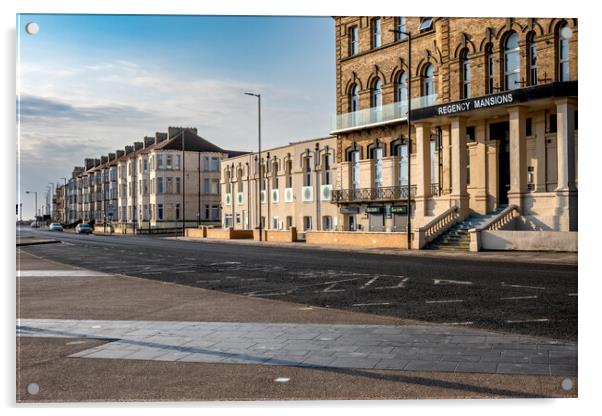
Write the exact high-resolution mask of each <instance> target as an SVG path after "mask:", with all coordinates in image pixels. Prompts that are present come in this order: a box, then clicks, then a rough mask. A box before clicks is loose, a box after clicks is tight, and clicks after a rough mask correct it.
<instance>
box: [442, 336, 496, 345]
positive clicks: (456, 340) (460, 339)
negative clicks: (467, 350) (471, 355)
mask: <svg viewBox="0 0 602 416" xmlns="http://www.w3.org/2000/svg"><path fill="white" fill-rule="evenodd" d="M486 339H487V337H485V336H481V335H454V336H452V337H451V338H450V340H449V342H450V343H453V344H482V343H485V342H486Z"/></svg>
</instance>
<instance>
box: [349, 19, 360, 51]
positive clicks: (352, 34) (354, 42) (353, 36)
mask: <svg viewBox="0 0 602 416" xmlns="http://www.w3.org/2000/svg"><path fill="white" fill-rule="evenodd" d="M358 46H359V40H358V33H357V26H352V27H350V28H349V56H353V55H356V54H357V53H358V51H359V48H358Z"/></svg>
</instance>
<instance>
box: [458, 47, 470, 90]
mask: <svg viewBox="0 0 602 416" xmlns="http://www.w3.org/2000/svg"><path fill="white" fill-rule="evenodd" d="M460 82H461V85H460V86H461V89H460V91H461V92H462V97H461V98H470V97H471V88H470V63H469V62H468V49H462V52H460Z"/></svg>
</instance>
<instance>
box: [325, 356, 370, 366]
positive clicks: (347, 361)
mask: <svg viewBox="0 0 602 416" xmlns="http://www.w3.org/2000/svg"><path fill="white" fill-rule="evenodd" d="M380 360H381V359H380V358H369V357H358V358H337V359H335V360H334V361H333V362H332V363H330V365H329V366H330V367H343V368H374V366H376V364H377V363H378V362H379V361H380Z"/></svg>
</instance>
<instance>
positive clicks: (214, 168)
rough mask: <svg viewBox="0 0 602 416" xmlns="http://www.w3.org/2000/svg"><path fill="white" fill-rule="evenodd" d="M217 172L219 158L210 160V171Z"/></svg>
mask: <svg viewBox="0 0 602 416" xmlns="http://www.w3.org/2000/svg"><path fill="white" fill-rule="evenodd" d="M218 170H219V158H217V157H212V158H211V171H212V172H217V171H218Z"/></svg>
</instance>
